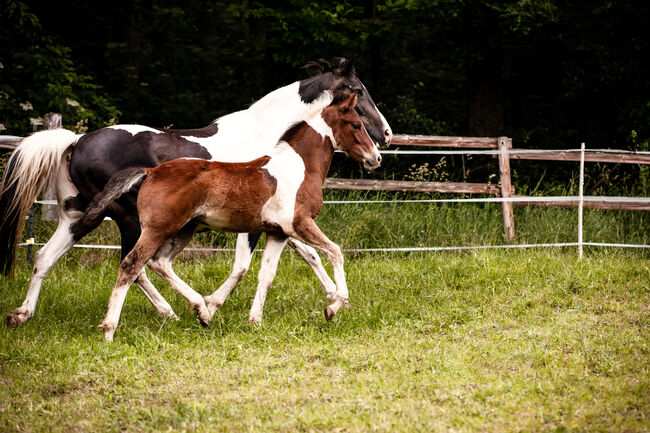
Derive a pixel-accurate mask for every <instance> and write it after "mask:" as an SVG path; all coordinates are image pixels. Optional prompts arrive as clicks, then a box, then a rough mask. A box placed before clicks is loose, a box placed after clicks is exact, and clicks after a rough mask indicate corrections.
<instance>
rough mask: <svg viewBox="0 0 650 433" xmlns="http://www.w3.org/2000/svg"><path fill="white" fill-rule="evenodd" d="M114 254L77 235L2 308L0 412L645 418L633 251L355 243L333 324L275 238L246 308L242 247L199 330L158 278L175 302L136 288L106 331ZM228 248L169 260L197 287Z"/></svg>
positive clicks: (623, 421) (125, 425) (53, 420)
mask: <svg viewBox="0 0 650 433" xmlns="http://www.w3.org/2000/svg"><path fill="white" fill-rule="evenodd" d="M346 211H349V212H354V210H352V211H350V210H349V209H348V208H346ZM324 217H325V218H329V217H328V216H326V215H324ZM348 218H349V215H346V217H345V218H343V220H346V221H353V220H351V219H348ZM388 219H390V218H388ZM339 221H341V220H339ZM497 222H498V221H497ZM432 224H433V223H432ZM548 225H549V226H550V225H551V224H548ZM332 228H334V227H332ZM498 229H500V226H497V230H498ZM342 230H346V229H342ZM359 236H361V235H359ZM363 236H365V234H364V235H363ZM332 238H333V239H337V237H336V236H332ZM338 239H340V238H338ZM382 241H386V239H382ZM407 241H409V242H410V239H409V240H407ZM427 241H429V240H427ZM448 241H449V242H452V241H453V242H454V243H456V244H457V243H459V242H461V241H459V240H458V239H455V240H454V239H449V240H448ZM495 241H499V242H502V240H500V239H497V238H495ZM22 253H24V252H21V254H22ZM258 260H259V257H258ZM80 263H81V264H80ZM117 265H118V261H117V253H115V252H109V253H102V254H99V253H97V252H87V251H79V250H77V251H75V252H74V254H72V255H70V256H69V257H66V258H64V259H63V260H62V261H61V262H60V263H59V264H58V265H57V266H56V267H55V269H54V271H53V272H52V274H51V275H50V276H48V278H47V279H46V283H45V286H44V291H43V293H42V295H41V300H40V303H39V306H38V308H37V311H36V316H35V317H34V318H33V319H32V320H31V321H30V322H28V323H27V324H26V325H25V326H23V327H22V328H20V329H17V330H8V329H6V328H5V327H0V381H1V382H2V387H0V431H3V432H5V431H6V432H12V431H48V432H49V431H53V432H58V431H64V432H71V431H73V432H75V431H83V432H87V431H115V432H117V431H133V432H137V431H174V432H176V431H178V432H180V431H196V432H212V431H278V432H287V431H289V432H291V431H301V432H302V431H328V432H329V431H341V432H342V431H346V432H361V431H382V432H389V431H390V432H401V431H403V432H411V431H427V432H428V431H440V432H443V431H444V432H447V431H461V432H465V431H499V432H520V431H529V432H540V431H541V432H544V431H549V432H578V431H583V432H594V431H596V432H597V431H610V432H621V431H628V432H636V431H638V432H641V431H648V430H650V421H649V420H648V416H649V415H650V387H649V386H650V374H649V373H650V372H649V371H648V370H649V368H650V362H649V361H650V354H649V351H650V339H649V337H650V329H649V322H648V319H649V317H650V307H649V306H650V290H649V289H648V286H649V283H650V262H648V260H647V257H646V256H645V255H644V254H642V253H639V252H634V251H632V252H625V251H620V250H615V249H610V250H602V249H588V250H587V254H586V257H585V259H584V260H582V261H577V259H576V252H575V249H571V248H570V249H559V250H526V251H519V250H517V251H483V252H477V253H474V252H468V253H433V254H429V253H427V254H423V253H413V254H389V255H382V254H372V255H370V254H358V255H355V256H349V257H348V260H347V262H346V270H347V275H348V284H349V287H350V292H351V301H352V304H353V305H352V307H351V308H350V309H345V310H342V311H341V312H340V313H339V314H338V315H337V316H336V317H335V318H334V320H333V321H331V322H329V323H328V322H325V320H324V319H323V315H322V309H323V307H324V306H325V300H324V297H323V295H322V293H321V290H320V288H319V287H318V283H317V281H316V279H315V277H314V276H313V274H312V273H311V271H310V270H309V269H308V267H307V266H306V265H305V264H303V263H302V262H301V261H300V260H299V259H298V258H297V256H296V255H295V254H294V253H285V255H284V256H283V259H282V261H281V263H280V267H279V270H278V276H277V278H276V281H275V283H274V285H273V287H272V288H271V290H270V291H269V295H268V297H267V302H266V306H265V310H264V313H265V315H264V323H263V324H262V325H261V326H260V327H254V326H250V325H249V324H248V323H247V321H246V319H247V317H248V309H249V308H250V304H251V301H252V297H253V294H254V291H255V281H256V278H255V274H256V271H257V268H258V266H259V262H258V261H254V264H253V269H251V272H250V273H249V275H248V276H247V277H246V278H245V279H244V281H242V283H241V284H240V286H239V287H238V288H237V289H236V290H235V291H234V292H233V294H232V295H231V297H230V298H229V299H228V301H227V302H226V304H225V305H224V306H223V308H222V309H221V310H220V311H218V312H217V314H216V316H215V319H214V322H213V325H212V327H211V328H210V329H203V328H201V327H200V326H199V324H198V322H197V321H196V319H195V317H194V316H193V314H191V313H190V312H189V311H188V308H187V304H186V303H185V301H184V300H183V299H181V298H180V297H179V296H178V295H176V294H173V293H171V291H170V289H169V287H168V286H166V285H165V284H164V283H163V282H161V281H160V280H159V279H157V278H154V283H155V284H156V286H157V287H159V288H160V289H161V292H162V293H163V295H164V296H165V297H166V298H167V299H168V300H169V301H170V303H171V304H172V306H173V307H174V309H175V311H176V313H177V314H178V315H179V316H180V321H179V322H170V321H164V320H162V319H160V318H158V317H157V316H156V315H155V313H154V311H153V308H152V307H151V306H150V305H149V304H148V302H147V301H146V300H145V298H144V296H142V294H140V293H138V291H137V289H135V288H132V289H131V291H130V293H129V295H128V297H127V301H126V305H125V308H124V310H123V315H122V319H121V322H120V326H119V327H118V329H117V332H116V334H115V341H114V342H113V343H111V344H108V343H104V342H103V341H102V333H101V332H100V331H99V330H97V329H96V328H95V325H97V324H98V323H99V322H100V321H101V320H102V318H103V315H104V313H105V309H106V304H107V300H108V296H109V293H110V290H111V288H112V286H113V283H114V279H115V276H116V270H117ZM230 265H231V257H230V255H228V254H226V255H218V256H216V257H209V258H204V259H202V260H179V262H178V263H177V265H176V269H177V271H178V273H179V275H181V276H182V277H183V278H184V279H186V280H187V281H188V282H190V283H191V285H193V287H195V288H196V289H197V290H199V291H200V292H202V293H204V294H207V293H210V292H211V291H212V290H213V289H214V288H215V287H216V286H218V284H219V283H220V282H221V281H222V280H223V278H225V276H226V274H227V272H228V271H229V267H230ZM28 279H29V272H28V270H27V269H26V267H25V266H24V265H22V266H19V269H18V273H17V275H16V278H15V280H12V281H9V280H7V279H0V290H2V292H3V294H4V296H3V297H2V299H1V300H0V312H2V313H7V312H9V311H10V310H12V309H13V308H15V307H16V306H18V305H19V304H20V303H21V302H22V299H23V297H24V294H25V289H26V285H27V282H28Z"/></svg>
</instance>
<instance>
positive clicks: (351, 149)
mask: <svg viewBox="0 0 650 433" xmlns="http://www.w3.org/2000/svg"><path fill="white" fill-rule="evenodd" d="M356 103H357V95H356V94H355V93H353V94H352V96H349V97H348V98H347V99H345V100H343V101H342V102H339V103H338V104H332V105H330V106H329V107H327V108H326V109H325V110H323V113H322V117H323V120H325V123H327V124H328V125H329V127H330V128H332V135H333V137H334V143H333V145H334V147H335V148H336V149H338V150H340V151H343V152H345V153H346V154H347V155H348V156H350V157H352V158H353V159H354V160H356V161H358V162H360V163H361V164H363V166H364V167H365V168H366V170H374V169H375V168H377V167H379V165H380V164H381V155H380V154H379V151H378V150H377V146H375V144H374V143H373V142H372V139H371V138H370V136H369V135H368V131H367V130H366V127H365V126H364V125H363V122H362V121H361V117H360V116H359V113H357V112H356V110H355V109H354V107H355V105H356Z"/></svg>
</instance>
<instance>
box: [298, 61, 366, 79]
mask: <svg viewBox="0 0 650 433" xmlns="http://www.w3.org/2000/svg"><path fill="white" fill-rule="evenodd" d="M336 60H338V62H339V64H338V65H336V66H332V64H331V63H330V62H328V61H327V60H325V59H317V60H314V61H311V62H308V63H307V64H305V65H304V66H302V69H305V70H307V72H308V73H310V70H312V71H313V70H315V71H316V72H315V73H310V76H312V77H313V76H317V75H322V74H325V73H327V72H332V73H334V74H335V75H339V76H350V75H351V74H353V73H354V66H353V65H352V62H350V61H349V60H348V59H346V58H345V57H337V58H336Z"/></svg>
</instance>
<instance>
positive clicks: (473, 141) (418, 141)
mask: <svg viewBox="0 0 650 433" xmlns="http://www.w3.org/2000/svg"><path fill="white" fill-rule="evenodd" d="M391 144H393V145H401V146H431V147H457V148H468V149H496V148H497V139H496V138H494V137H442V136H437V135H406V134H397V135H394V136H393V140H392V142H391Z"/></svg>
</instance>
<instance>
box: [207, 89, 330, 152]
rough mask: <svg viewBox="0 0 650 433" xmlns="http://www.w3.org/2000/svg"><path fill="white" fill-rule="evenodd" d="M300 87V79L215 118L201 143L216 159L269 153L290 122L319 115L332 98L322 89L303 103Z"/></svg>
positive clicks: (297, 121) (289, 125) (293, 122)
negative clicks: (214, 129) (215, 130)
mask: <svg viewBox="0 0 650 433" xmlns="http://www.w3.org/2000/svg"><path fill="white" fill-rule="evenodd" d="M299 87H300V83H299V82H295V83H293V84H290V85H288V86H284V87H281V88H279V89H277V90H274V91H273V92H271V93H269V94H268V95H266V96H264V97H263V98H262V99H260V100H259V101H257V102H256V103H255V104H253V105H251V106H250V107H249V108H248V109H246V110H242V111H237V112H235V113H232V114H228V115H226V116H223V117H221V118H219V119H217V121H216V122H217V125H218V128H219V132H218V133H217V134H216V135H215V136H213V137H210V138H208V139H205V141H204V142H202V143H200V144H203V145H204V146H205V147H206V148H207V149H208V151H209V152H210V154H211V155H212V159H213V160H216V161H227V162H244V161H250V160H252V159H255V158H258V157H260V156H262V155H268V154H269V152H271V151H272V149H273V148H274V146H275V145H276V143H277V142H278V140H279V139H280V137H281V136H282V134H283V133H284V132H285V131H286V130H287V129H288V128H290V127H291V125H294V124H296V123H299V122H301V121H306V120H309V119H313V118H316V117H317V116H320V113H321V112H322V111H323V109H324V108H325V107H327V106H328V105H329V104H330V103H331V102H332V99H333V95H332V94H331V92H330V91H324V92H322V93H321V95H320V96H319V97H318V98H316V99H315V100H314V101H313V102H311V103H309V104H308V103H305V102H303V101H302V100H301V99H300V93H299ZM197 142H198V141H197Z"/></svg>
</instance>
